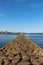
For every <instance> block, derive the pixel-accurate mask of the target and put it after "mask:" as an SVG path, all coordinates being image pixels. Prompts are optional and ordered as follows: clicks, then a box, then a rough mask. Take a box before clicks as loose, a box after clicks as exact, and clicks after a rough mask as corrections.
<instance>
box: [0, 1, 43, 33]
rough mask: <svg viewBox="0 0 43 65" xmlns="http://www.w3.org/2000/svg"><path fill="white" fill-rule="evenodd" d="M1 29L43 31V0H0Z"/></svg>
mask: <svg viewBox="0 0 43 65" xmlns="http://www.w3.org/2000/svg"><path fill="white" fill-rule="evenodd" d="M0 31H10V32H43V0H0Z"/></svg>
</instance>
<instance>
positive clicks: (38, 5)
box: [29, 4, 43, 7]
mask: <svg viewBox="0 0 43 65" xmlns="http://www.w3.org/2000/svg"><path fill="white" fill-rule="evenodd" d="M29 7H43V5H41V4H32V5H29Z"/></svg>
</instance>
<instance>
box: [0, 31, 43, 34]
mask: <svg viewBox="0 0 43 65" xmlns="http://www.w3.org/2000/svg"><path fill="white" fill-rule="evenodd" d="M0 34H21V32H7V31H5V32H0ZM22 34H43V33H40V32H38V33H27V32H22Z"/></svg>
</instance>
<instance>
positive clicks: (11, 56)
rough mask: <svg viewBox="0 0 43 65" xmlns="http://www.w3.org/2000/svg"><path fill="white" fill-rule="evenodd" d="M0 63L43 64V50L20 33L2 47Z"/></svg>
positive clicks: (18, 64) (11, 64) (6, 64)
mask: <svg viewBox="0 0 43 65" xmlns="http://www.w3.org/2000/svg"><path fill="white" fill-rule="evenodd" d="M0 65H43V50H42V49H41V48H40V47H39V46H38V45H37V44H36V43H34V42H33V41H32V40H30V39H28V38H27V37H25V36H24V35H22V34H20V35H19V36H18V37H17V38H16V39H14V40H13V41H12V42H10V43H9V44H8V45H6V46H4V47H3V48H1V49H0Z"/></svg>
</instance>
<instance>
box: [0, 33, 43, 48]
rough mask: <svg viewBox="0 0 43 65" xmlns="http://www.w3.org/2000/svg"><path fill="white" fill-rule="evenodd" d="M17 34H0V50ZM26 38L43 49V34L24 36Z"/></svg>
mask: <svg viewBox="0 0 43 65" xmlns="http://www.w3.org/2000/svg"><path fill="white" fill-rule="evenodd" d="M17 36H18V34H0V48H1V47H3V46H4V45H6V44H7V43H8V42H10V41H12V40H13V39H15V38H16V37H17ZM25 36H27V37H28V38H30V39H31V40H33V41H34V42H36V43H37V44H38V45H39V46H40V47H43V34H32V33H31V34H25Z"/></svg>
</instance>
